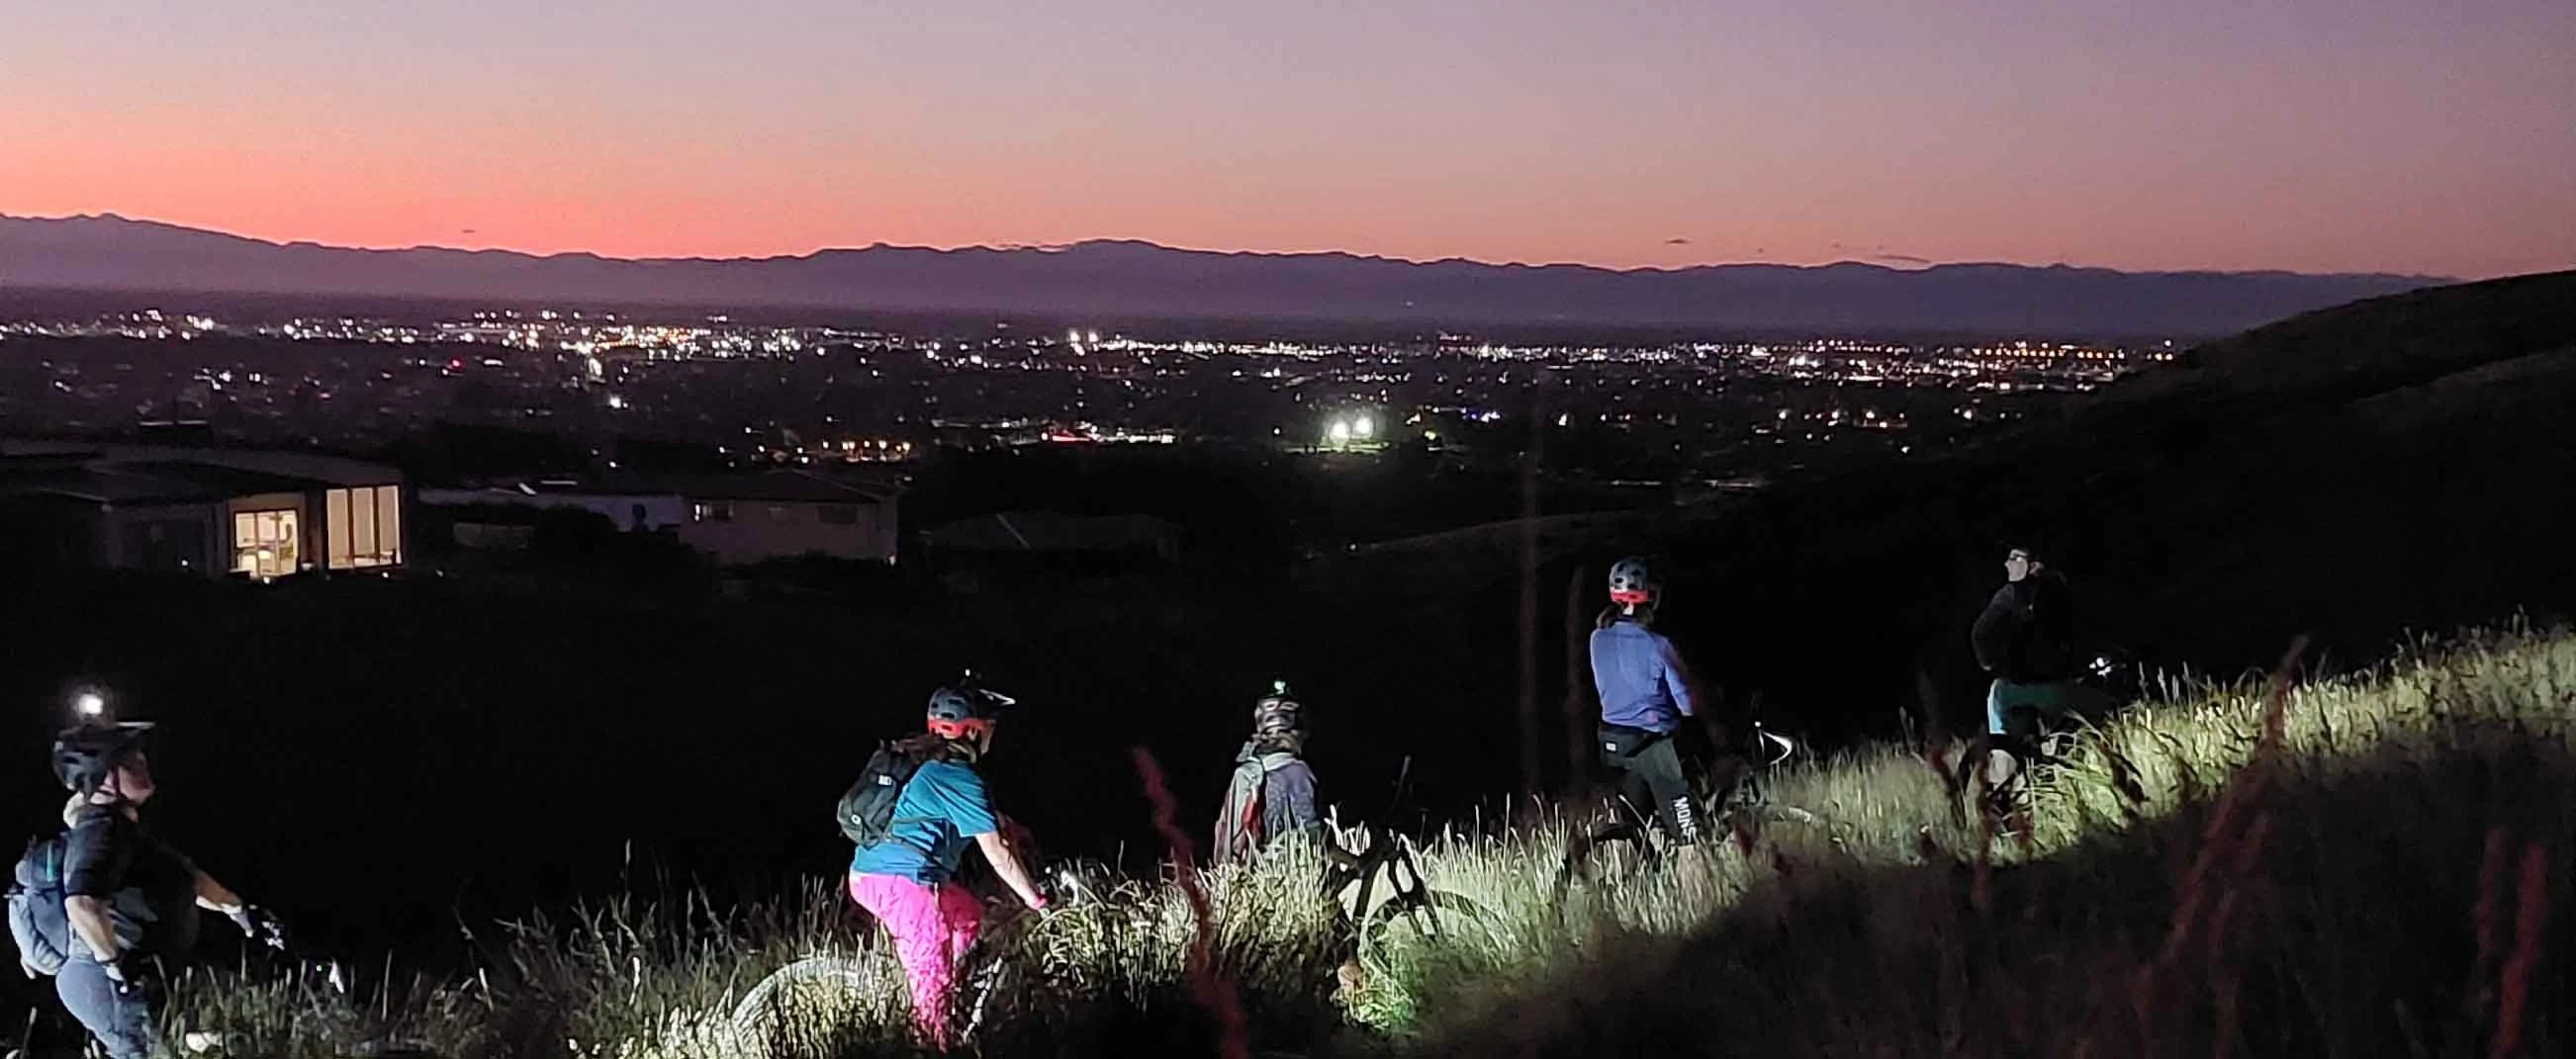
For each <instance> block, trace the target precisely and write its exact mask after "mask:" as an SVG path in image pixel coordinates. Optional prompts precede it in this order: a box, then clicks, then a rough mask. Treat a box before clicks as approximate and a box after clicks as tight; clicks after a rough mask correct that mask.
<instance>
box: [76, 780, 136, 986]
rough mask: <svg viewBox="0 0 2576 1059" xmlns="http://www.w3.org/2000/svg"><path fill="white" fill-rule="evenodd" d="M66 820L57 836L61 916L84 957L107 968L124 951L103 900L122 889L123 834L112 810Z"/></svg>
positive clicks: (92, 810)
mask: <svg viewBox="0 0 2576 1059" xmlns="http://www.w3.org/2000/svg"><path fill="white" fill-rule="evenodd" d="M66 816H67V819H68V822H69V823H70V824H71V830H70V831H68V832H66V833H65V834H64V836H63V912H64V914H65V918H67V919H69V920H70V921H71V928H72V934H73V936H75V937H78V938H79V939H80V941H81V944H82V945H83V946H86V947H87V948H88V949H89V951H90V955H91V956H94V957H96V958H97V959H98V962H100V963H103V964H110V965H113V964H114V963H115V962H116V960H117V958H118V957H119V956H122V955H124V947H123V946H122V945H120V944H118V942H117V939H116V920H115V919H114V918H113V917H111V916H110V914H109V912H108V901H109V899H111V898H113V897H114V896H115V895H116V891H117V888H118V887H121V886H123V885H125V863H126V856H125V854H126V850H125V846H124V843H125V842H126V841H127V836H126V835H125V833H123V832H122V831H120V830H119V828H118V826H117V825H118V823H119V821H118V820H117V819H116V818H115V816H114V814H113V813H112V812H109V811H107V810H103V809H99V808H98V807H95V806H89V807H81V808H76V809H74V810H72V811H70V812H69V813H67V814H66Z"/></svg>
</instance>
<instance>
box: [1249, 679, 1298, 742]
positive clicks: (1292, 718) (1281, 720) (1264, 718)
mask: <svg viewBox="0 0 2576 1059" xmlns="http://www.w3.org/2000/svg"><path fill="white" fill-rule="evenodd" d="M1305 731H1306V708H1305V707H1304V706H1302V705H1299V704H1298V702H1297V700H1295V699H1292V698H1289V697H1288V682H1287V681H1285V680H1274V681H1271V682H1270V694H1268V695H1264V696H1262V697H1261V701H1259V702H1256V703H1253V704H1252V734H1253V736H1254V737H1256V738H1259V737H1267V736H1280V735H1302V734H1304V733H1305Z"/></svg>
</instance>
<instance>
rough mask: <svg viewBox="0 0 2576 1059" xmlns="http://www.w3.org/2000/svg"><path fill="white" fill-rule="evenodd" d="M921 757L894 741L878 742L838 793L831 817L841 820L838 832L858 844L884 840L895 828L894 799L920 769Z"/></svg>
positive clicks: (862, 844)
mask: <svg viewBox="0 0 2576 1059" xmlns="http://www.w3.org/2000/svg"><path fill="white" fill-rule="evenodd" d="M921 761H922V759H921V758H920V757H919V756H917V755H915V754H913V753H911V752H909V751H908V750H907V749H906V748H904V747H901V746H898V745H896V744H893V743H878V744H877V749H876V752H875V753H873V754H870V755H868V764H867V767H865V768H862V769H860V770H859V778H858V781H857V782H855V783H852V784H850V789H849V790H848V791H846V792H844V793H843V794H842V795H841V804H840V805H839V806H838V807H837V809H836V810H835V812H834V813H833V815H834V816H836V817H838V818H839V819H840V822H841V834H842V835H843V836H845V837H847V838H848V839H849V840H850V841H852V842H856V843H858V844H859V845H861V846H873V845H876V844H877V843H879V842H883V841H885V840H886V836H888V835H889V834H891V833H892V832H893V830H894V823H895V818H894V803H895V799H897V798H899V797H901V796H902V795H903V785H904V784H906V783H909V782H911V781H912V774H913V773H914V772H915V771H918V770H919V769H920V768H921Z"/></svg>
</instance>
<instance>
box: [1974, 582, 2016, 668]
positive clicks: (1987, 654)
mask: <svg viewBox="0 0 2576 1059" xmlns="http://www.w3.org/2000/svg"><path fill="white" fill-rule="evenodd" d="M2011 591H2012V590H2011V589H2010V588H2006V589H2004V590H2002V591H1999V592H1996V593H1995V596H1994V598H1993V599H1989V600H1987V601H1986V609H1985V610H1983V611H1980V612H1978V614H1977V623H1976V624H1975V625H1974V626H1971V627H1970V628H1969V629H1968V646H1970V647H1972V648H1974V649H1975V650H1976V652H1977V668H1979V669H1983V670H1985V671H1986V672H1988V673H1993V674H1995V675H1997V676H2001V675H2003V666H2004V655H2005V653H2006V652H2005V641H2006V640H2007V639H2008V638H2010V637H2011V635H2012V621H2013V608H2012V600H2011V597H2010V593H2011Z"/></svg>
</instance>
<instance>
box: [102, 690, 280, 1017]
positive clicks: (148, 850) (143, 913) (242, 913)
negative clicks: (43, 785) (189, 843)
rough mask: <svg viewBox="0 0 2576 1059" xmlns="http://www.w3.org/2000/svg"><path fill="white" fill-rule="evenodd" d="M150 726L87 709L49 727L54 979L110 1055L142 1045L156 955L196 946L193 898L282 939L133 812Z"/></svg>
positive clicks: (176, 958) (155, 1003) (159, 958)
mask: <svg viewBox="0 0 2576 1059" xmlns="http://www.w3.org/2000/svg"><path fill="white" fill-rule="evenodd" d="M151 730H152V725H151V723H149V722H142V721H125V722H104V721H90V722H85V723H83V724H80V725H77V726H74V727H72V728H68V729H65V730H63V731H62V732H61V733H60V734H59V735H57V736H56V737H55V739H54V747H53V758H54V776H55V778H56V779H58V780H60V781H61V782H62V784H63V786H64V787H65V788H67V789H69V790H70V791H71V792H72V797H71V800H70V802H69V803H68V804H66V805H65V806H64V807H63V822H64V824H65V825H67V826H68V827H69V828H70V831H69V833H68V834H67V835H65V837H64V846H63V860H62V893H63V912H64V916H65V919H66V920H67V921H68V926H69V936H70V940H71V944H70V946H69V951H68V952H67V953H66V954H65V955H66V956H68V959H66V960H65V961H64V962H63V964H62V967H61V969H60V970H59V971H57V972H56V974H55V978H54V990H55V992H56V993H57V994H58V995H60V996H61V997H62V1001H63V1006H64V1007H66V1008H69V1009H70V1010H71V1013H72V1017H74V1018H76V1019H78V1020H80V1024H81V1026H82V1027H83V1028H85V1029H87V1030H88V1031H89V1033H90V1036H91V1037H93V1038H96V1039H97V1041H98V1044H99V1047H100V1048H102V1049H103V1050H105V1052H106V1053H107V1055H108V1057H109V1059H142V1057H143V1056H145V1055H148V1054H150V1053H151V1052H152V1051H153V1049H154V1047H155V1045H156V1041H155V1036H156V1034H155V1031H154V1027H155V1024H156V1021H157V1019H158V1016H159V1009H160V1007H161V1005H162V1003H163V1000H164V997H163V991H162V988H161V980H162V975H163V973H165V972H166V971H167V970H168V968H167V967H166V966H165V965H166V964H171V963H177V962H180V961H183V960H185V959H186V958H187V956H188V952H189V950H190V949H191V948H192V947H194V946H195V944H196V940H197V928H198V918H197V913H198V911H199V910H200V909H204V910H208V911H214V912H219V913H222V914H223V915H225V916H228V917H230V918H231V919H232V921H233V923H234V924H235V925H237V926H239V927H240V928H241V929H242V933H244V934H245V935H248V936H250V937H252V938H257V939H260V940H262V941H264V942H265V943H267V944H268V945H270V946H271V947H277V948H282V947H284V945H285V931H284V929H283V928H282V927H281V926H279V924H278V922H277V921H276V920H275V919H273V918H271V917H270V916H269V915H268V913H266V912H264V911H262V910H260V909H258V908H256V907H253V906H251V905H248V904H245V903H243V901H242V899H241V898H240V897H239V896H238V895H236V894H234V893H233V892H232V890H230V889H228V888H226V887H225V886H224V884H222V883H220V882H217V881H215V879H214V877H213V876H210V875H207V874H206V873H205V872H204V871H203V870H201V869H199V868H198V867H197V865H196V862H194V861H192V860H190V859H188V857H187V855H186V854H183V853H181V852H179V851H178V850H176V849H174V848H172V847H171V846H170V845H169V844H168V843H166V842H164V841H162V840H161V838H160V836H158V835H156V834H154V833H153V832H152V830H151V828H149V827H148V826H146V825H145V824H144V823H143V821H142V817H141V810H142V808H143V805H144V803H146V802H149V801H151V800H152V796H153V794H154V793H155V792H156V787H155V786H154V784H153V780H152V766H151V762H150V760H149V759H148V758H147V757H146V756H145V754H144V748H143V737H144V734H145V733H147V732H149V731H151Z"/></svg>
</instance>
